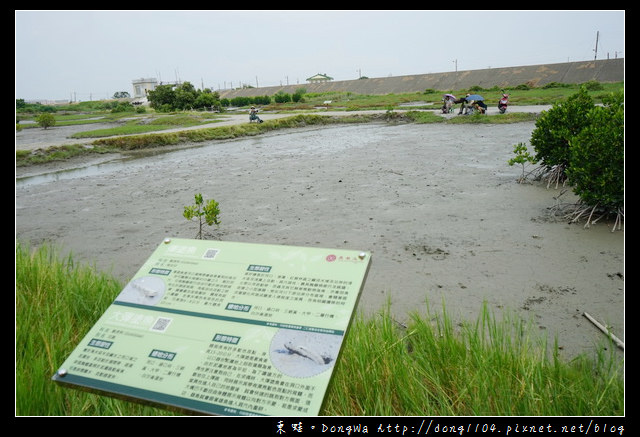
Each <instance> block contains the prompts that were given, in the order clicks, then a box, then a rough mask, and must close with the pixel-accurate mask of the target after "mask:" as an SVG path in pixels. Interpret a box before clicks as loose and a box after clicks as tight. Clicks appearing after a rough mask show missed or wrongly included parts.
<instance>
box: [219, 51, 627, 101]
mask: <svg viewBox="0 0 640 437" xmlns="http://www.w3.org/2000/svg"><path fill="white" fill-rule="evenodd" d="M590 80H595V81H598V82H622V81H624V58H618V59H606V60H594V61H582V62H566V63H560V64H541V65H527V66H520V67H504V68H487V69H482V70H466V71H454V72H446V73H431V74H416V75H410V76H396V77H384V78H369V79H355V80H343V81H330V82H322V83H305V84H296V85H283V86H272V87H260V88H243V89H236V90H221V91H219V93H220V97H222V98H228V99H232V98H234V97H255V96H272V95H274V94H276V93H278V92H280V91H281V92H284V93H288V94H293V93H295V92H296V90H298V89H300V88H304V89H305V90H306V92H308V93H323V92H330V91H339V92H352V93H355V94H372V95H376V94H390V93H395V94H400V93H413V92H424V91H425V90H426V89H428V88H431V89H435V90H439V91H449V90H464V89H468V88H470V87H472V86H475V85H477V86H480V87H482V88H492V87H494V86H498V87H515V86H517V85H521V84H528V85H530V86H534V87H539V86H543V85H545V84H548V83H550V82H559V83H584V82H588V81H590Z"/></svg>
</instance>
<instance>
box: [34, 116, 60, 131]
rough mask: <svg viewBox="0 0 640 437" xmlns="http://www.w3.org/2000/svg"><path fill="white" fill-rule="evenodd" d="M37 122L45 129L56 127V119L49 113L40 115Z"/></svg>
mask: <svg viewBox="0 0 640 437" xmlns="http://www.w3.org/2000/svg"><path fill="white" fill-rule="evenodd" d="M36 122H37V123H38V124H39V125H40V126H42V127H43V128H45V129H46V128H48V127H51V126H55V125H56V119H55V118H54V117H53V115H52V114H50V113H48V112H43V113H42V114H40V115H38V117H37V118H36Z"/></svg>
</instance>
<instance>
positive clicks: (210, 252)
mask: <svg viewBox="0 0 640 437" xmlns="http://www.w3.org/2000/svg"><path fill="white" fill-rule="evenodd" d="M217 254H218V249H207V251H206V252H205V253H204V255H202V257H203V258H205V259H214V258H215V257H216V255H217Z"/></svg>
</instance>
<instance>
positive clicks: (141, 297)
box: [116, 276, 165, 305]
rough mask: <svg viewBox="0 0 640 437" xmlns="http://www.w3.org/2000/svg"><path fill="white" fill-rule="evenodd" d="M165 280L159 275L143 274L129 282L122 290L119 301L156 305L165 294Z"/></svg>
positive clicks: (117, 298)
mask: <svg viewBox="0 0 640 437" xmlns="http://www.w3.org/2000/svg"><path fill="white" fill-rule="evenodd" d="M164 292H165V285H164V281H163V280H162V279H161V278H158V277H157V276H143V277H142V278H137V279H134V280H133V281H131V282H129V283H128V284H127V286H126V287H124V290H122V291H121V292H120V294H119V295H118V297H116V300H117V301H120V302H129V303H137V304H141V305H156V304H157V303H158V302H160V300H162V296H164Z"/></svg>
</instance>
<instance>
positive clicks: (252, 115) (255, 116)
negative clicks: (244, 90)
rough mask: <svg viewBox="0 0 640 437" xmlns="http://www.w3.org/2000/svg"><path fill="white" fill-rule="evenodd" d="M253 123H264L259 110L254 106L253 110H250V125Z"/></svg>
mask: <svg viewBox="0 0 640 437" xmlns="http://www.w3.org/2000/svg"><path fill="white" fill-rule="evenodd" d="M252 121H257V122H258V123H262V119H260V117H258V110H257V109H256V107H255V106H252V107H251V109H250V110H249V123H251V122H252Z"/></svg>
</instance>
